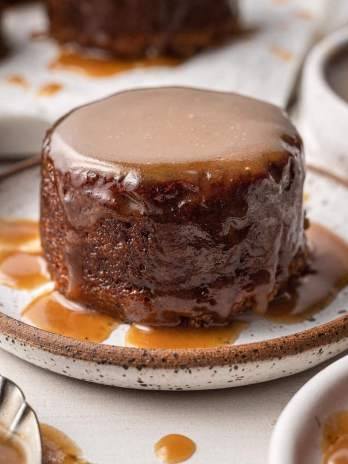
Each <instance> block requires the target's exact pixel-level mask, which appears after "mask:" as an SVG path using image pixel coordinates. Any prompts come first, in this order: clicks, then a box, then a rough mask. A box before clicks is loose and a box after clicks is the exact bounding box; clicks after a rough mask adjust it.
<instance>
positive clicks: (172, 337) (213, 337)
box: [126, 320, 248, 349]
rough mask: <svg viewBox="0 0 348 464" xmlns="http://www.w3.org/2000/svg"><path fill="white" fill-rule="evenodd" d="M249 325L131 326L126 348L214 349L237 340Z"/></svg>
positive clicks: (237, 321) (238, 322) (243, 323)
mask: <svg viewBox="0 0 348 464" xmlns="http://www.w3.org/2000/svg"><path fill="white" fill-rule="evenodd" d="M247 326H248V324H247V323H246V322H244V321H239V320H236V321H233V322H232V324H231V325H229V326H227V327H218V328H212V329H201V328H199V329H192V328H184V327H177V328H163V327H145V326H139V325H135V324H133V325H131V326H130V328H129V329H128V331H127V333H126V346H133V347H137V348H148V349H151V348H164V349H166V348H168V349H171V348H172V349H180V348H186V349H189V348H213V347H216V346H221V345H224V344H228V343H233V342H234V341H236V340H237V338H238V337H239V335H240V334H241V332H242V331H243V330H245V329H246V327H247Z"/></svg>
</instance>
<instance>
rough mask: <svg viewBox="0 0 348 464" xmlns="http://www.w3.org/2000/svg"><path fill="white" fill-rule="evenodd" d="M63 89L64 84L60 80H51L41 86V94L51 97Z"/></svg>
mask: <svg viewBox="0 0 348 464" xmlns="http://www.w3.org/2000/svg"><path fill="white" fill-rule="evenodd" d="M61 90H63V85H62V84H59V83H58V82H51V83H50V84H45V85H43V86H41V87H40V89H39V95H40V96H41V97H50V96H52V95H55V94H56V93H58V92H60V91H61Z"/></svg>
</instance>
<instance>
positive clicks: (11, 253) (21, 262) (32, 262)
mask: <svg viewBox="0 0 348 464" xmlns="http://www.w3.org/2000/svg"><path fill="white" fill-rule="evenodd" d="M40 251H41V250H40V239H39V228H38V224H37V222H34V221H29V220H15V221H9V220H8V221H6V220H1V221H0V284H2V285H7V286H10V287H14V288H21V289H23V290H32V289H35V288H37V287H40V286H41V285H44V284H45V283H47V282H48V281H49V275H48V273H47V270H46V262H45V260H44V258H43V257H42V256H40Z"/></svg>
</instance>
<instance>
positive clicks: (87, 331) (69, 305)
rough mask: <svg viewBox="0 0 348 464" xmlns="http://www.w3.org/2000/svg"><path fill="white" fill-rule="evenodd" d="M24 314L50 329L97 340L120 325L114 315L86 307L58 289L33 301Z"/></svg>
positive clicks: (31, 320)
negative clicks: (65, 295) (70, 299)
mask: <svg viewBox="0 0 348 464" xmlns="http://www.w3.org/2000/svg"><path fill="white" fill-rule="evenodd" d="M22 318H23V320H24V321H25V322H27V323H28V324H31V325H33V326H35V327H38V328H40V329H43V330H47V331H48V332H52V333H56V334H59V335H64V336H66V337H71V338H75V339H76V340H81V341H83V340H85V341H90V342H95V343H101V342H103V341H105V340H106V339H107V338H109V336H110V335H111V333H112V332H113V330H115V329H116V327H117V325H118V322H117V321H116V320H115V319H113V318H111V317H110V316H107V315H104V314H101V313H97V312H96V311H92V310H89V309H85V308H84V307H82V306H80V305H78V304H75V303H73V302H71V301H69V300H67V299H66V298H64V297H63V296H62V295H60V294H59V293H58V292H51V293H46V294H45V295H41V296H39V297H38V298H36V299H35V300H34V301H32V302H31V303H29V305H28V306H27V307H26V308H25V309H24V311H23V312H22Z"/></svg>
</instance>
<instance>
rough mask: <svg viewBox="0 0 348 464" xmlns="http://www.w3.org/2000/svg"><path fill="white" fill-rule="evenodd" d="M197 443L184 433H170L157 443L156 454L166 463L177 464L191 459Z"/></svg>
mask: <svg viewBox="0 0 348 464" xmlns="http://www.w3.org/2000/svg"><path fill="white" fill-rule="evenodd" d="M196 449H197V447H196V444H195V443H194V442H193V441H192V440H191V439H190V438H188V437H185V436H184V435H177V434H170V435H166V436H165V437H163V438H161V439H160V440H159V441H158V442H157V443H156V444H155V454H156V456H157V458H158V459H160V460H161V461H162V462H164V463H166V464H176V463H180V462H184V461H186V460H187V459H189V458H190V457H191V456H192V455H193V454H194V453H195V451H196Z"/></svg>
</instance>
